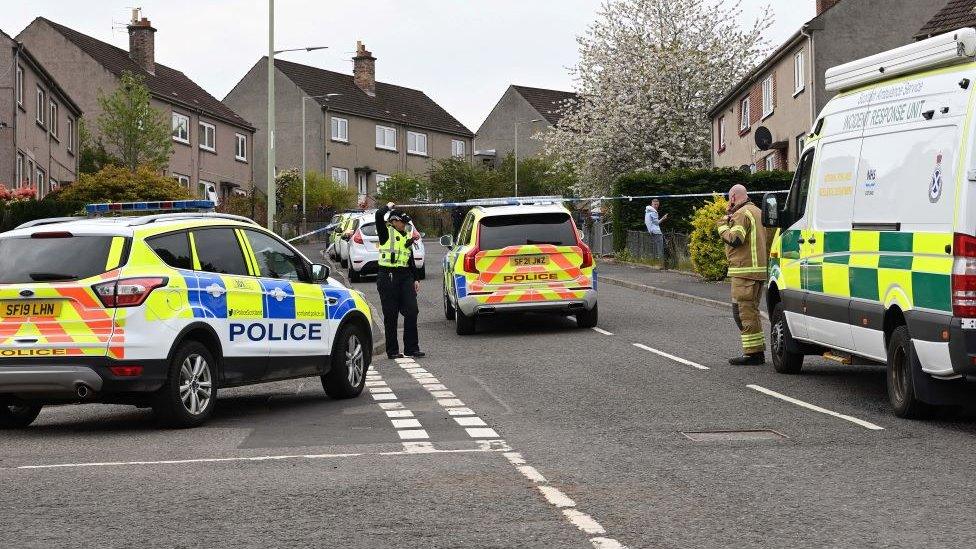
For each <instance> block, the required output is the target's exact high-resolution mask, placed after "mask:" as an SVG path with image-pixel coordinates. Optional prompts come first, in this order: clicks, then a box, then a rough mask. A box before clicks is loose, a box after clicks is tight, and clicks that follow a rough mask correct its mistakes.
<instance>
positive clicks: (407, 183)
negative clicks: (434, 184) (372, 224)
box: [376, 172, 427, 204]
mask: <svg viewBox="0 0 976 549" xmlns="http://www.w3.org/2000/svg"><path fill="white" fill-rule="evenodd" d="M426 193H427V185H426V184H425V182H424V180H423V179H421V178H419V177H416V176H414V175H410V174H408V173H402V172H400V173H395V174H393V175H392V176H391V177H390V178H389V179H387V180H386V181H384V182H383V185H382V188H381V189H380V190H379V192H377V193H376V203H377V204H386V203H387V202H393V203H394V204H408V203H411V202H416V201H418V200H420V199H422V198H423V197H424V195H425V194H426Z"/></svg>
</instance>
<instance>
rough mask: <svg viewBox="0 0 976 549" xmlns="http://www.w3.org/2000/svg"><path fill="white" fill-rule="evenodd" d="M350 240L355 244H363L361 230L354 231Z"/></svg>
mask: <svg viewBox="0 0 976 549" xmlns="http://www.w3.org/2000/svg"><path fill="white" fill-rule="evenodd" d="M352 241H353V242H355V243H356V244H364V242H363V233H362V232H361V231H356V233H355V234H354V235H352Z"/></svg>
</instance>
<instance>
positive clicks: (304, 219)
mask: <svg viewBox="0 0 976 549" xmlns="http://www.w3.org/2000/svg"><path fill="white" fill-rule="evenodd" d="M340 95H342V94H341V93H326V94H323V95H305V96H302V233H303V234H304V233H305V232H306V230H307V224H308V218H307V216H306V215H305V214H306V210H305V200H306V197H305V171H306V170H305V148H306V147H305V101H307V100H309V99H323V98H324V99H325V100H326V101H328V100H329V99H330V98H332V97H337V96H340ZM326 112H328V110H326ZM328 118H329V117H328V115H326V120H325V122H326V123H328V122H329V120H328ZM330 131H331V128H330ZM325 139H326V143H328V140H329V137H326V138H325ZM323 154H328V153H327V152H326V153H323ZM326 163H328V158H326Z"/></svg>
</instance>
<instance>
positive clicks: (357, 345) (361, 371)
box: [322, 323, 373, 399]
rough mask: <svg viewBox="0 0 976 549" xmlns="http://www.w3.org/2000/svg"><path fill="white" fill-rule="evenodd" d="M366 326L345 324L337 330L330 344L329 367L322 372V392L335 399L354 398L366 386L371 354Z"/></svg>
mask: <svg viewBox="0 0 976 549" xmlns="http://www.w3.org/2000/svg"><path fill="white" fill-rule="evenodd" d="M368 342H369V338H368V337H367V335H366V330H365V329H363V327H362V326H360V325H358V324H352V323H350V324H346V325H345V326H343V327H342V329H341V330H339V333H338V334H336V340H335V345H334V346H333V348H332V368H330V369H329V372H328V373H327V374H325V375H324V376H322V388H323V389H325V394H327V395H329V396H330V397H332V398H335V399H345V398H353V397H357V396H359V395H360V393H362V392H363V387H365V386H366V372H367V371H369V364H370V362H371V361H372V358H373V349H372V348H371V347H370V346H369V343H368Z"/></svg>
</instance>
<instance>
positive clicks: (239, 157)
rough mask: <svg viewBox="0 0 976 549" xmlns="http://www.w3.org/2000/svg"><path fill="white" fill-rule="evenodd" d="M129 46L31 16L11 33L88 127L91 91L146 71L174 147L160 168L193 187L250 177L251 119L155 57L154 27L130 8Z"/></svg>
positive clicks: (94, 107)
mask: <svg viewBox="0 0 976 549" xmlns="http://www.w3.org/2000/svg"><path fill="white" fill-rule="evenodd" d="M128 31H129V50H128V51H126V50H124V49H122V48H119V47H116V46H113V45H111V44H108V43H106V42H102V41H101V40H97V39H95V38H93V37H91V36H88V35H86V34H83V33H81V32H78V31H76V30H74V29H71V28H68V27H66V26H64V25H61V24H58V23H55V22H54V21H51V20H49V19H45V18H43V17H38V18H37V19H34V21H33V22H31V24H30V25H28V26H27V27H26V28H25V29H24V30H23V31H21V33H20V34H19V35H18V36H17V38H18V40H20V41H21V42H23V43H24V44H25V45H26V46H27V47H28V48H30V50H31V51H32V52H33V53H34V55H35V56H36V57H37V59H38V60H39V61H40V63H41V64H43V65H44V67H45V68H46V69H47V70H48V72H50V73H51V74H52V75H53V76H54V78H56V79H57V81H58V82H60V84H61V86H62V87H63V88H64V89H65V90H66V91H67V93H68V94H69V95H70V96H71V97H72V98H74V100H75V101H76V102H77V103H78V105H79V106H80V107H81V109H82V110H83V111H84V113H85V121H86V124H87V127H88V128H90V129H92V130H93V131H94V130H95V127H96V125H95V120H96V119H97V118H98V116H99V114H101V107H100V106H99V104H98V98H99V97H100V96H102V95H109V94H111V93H112V92H114V91H115V90H116V89H117V87H118V84H119V78H120V77H121V76H122V73H123V72H124V71H130V72H132V73H133V74H136V75H138V76H141V77H142V78H144V79H145V83H146V86H147V87H148V88H149V91H150V93H151V95H152V106H153V107H155V108H156V109H159V110H161V111H163V113H165V116H166V117H167V118H168V119H170V120H172V128H173V153H172V155H171V156H170V160H169V165H168V166H166V168H165V172H166V175H169V176H171V177H173V178H175V179H177V180H178V181H180V182H181V183H182V184H183V185H184V186H186V187H187V188H188V189H190V190H191V192H193V193H195V194H197V196H206V189H208V188H213V190H215V191H217V192H218V193H219V194H220V195H222V196H226V195H228V194H230V193H233V192H235V191H242V190H246V189H248V188H249V187H250V185H251V182H252V180H253V177H252V173H253V170H252V166H253V158H252V157H253V146H254V143H253V142H254V127H253V126H251V124H249V123H248V122H247V121H246V120H245V119H243V118H241V117H240V116H238V114H237V113H235V112H234V111H233V110H232V109H230V108H229V107H228V106H227V105H225V104H223V103H222V102H220V101H219V100H218V99H216V98H215V97H214V96H212V95H210V94H209V93H208V92H207V91H206V90H204V89H203V88H201V87H200V86H199V85H197V84H196V82H194V81H193V80H192V79H190V78H189V77H188V76H187V75H185V74H184V73H182V72H180V71H178V70H176V69H173V68H170V67H168V66H166V65H163V64H162V63H157V62H156V59H155V34H156V29H155V28H153V26H152V24H151V23H150V21H149V20H148V19H146V18H145V17H142V18H140V17H139V12H138V10H133V17H132V21H131V22H130V23H129V25H128Z"/></svg>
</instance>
